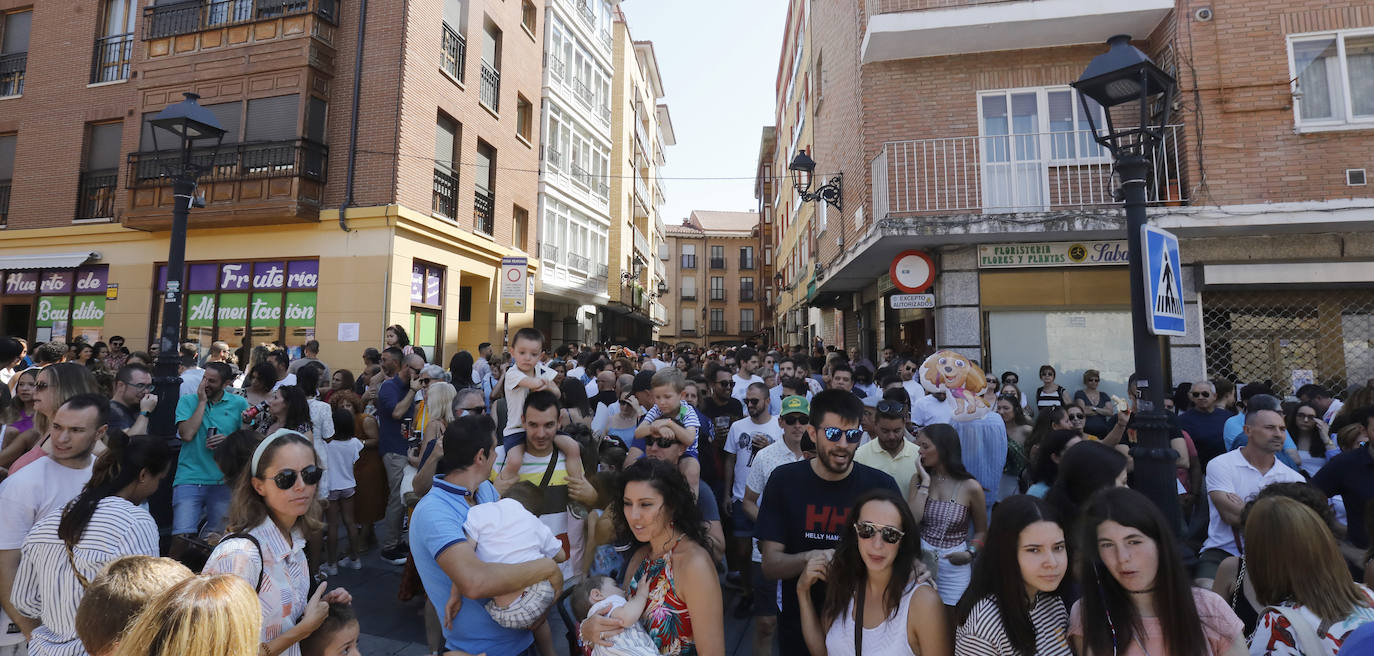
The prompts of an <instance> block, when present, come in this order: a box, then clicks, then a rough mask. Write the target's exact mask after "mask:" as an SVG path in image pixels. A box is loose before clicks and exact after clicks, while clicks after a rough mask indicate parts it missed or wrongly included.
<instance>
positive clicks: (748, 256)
mask: <svg viewBox="0 0 1374 656" xmlns="http://www.w3.org/2000/svg"><path fill="white" fill-rule="evenodd" d="M823 204H824V203H822V205H823ZM739 268H741V269H746V270H747V269H752V268H754V247H753V246H745V247H744V248H741V249H739Z"/></svg>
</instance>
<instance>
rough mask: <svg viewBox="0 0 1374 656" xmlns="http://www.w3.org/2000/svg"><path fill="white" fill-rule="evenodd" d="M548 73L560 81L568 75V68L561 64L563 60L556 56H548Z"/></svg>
mask: <svg viewBox="0 0 1374 656" xmlns="http://www.w3.org/2000/svg"><path fill="white" fill-rule="evenodd" d="M549 72H550V73H553V77H554V79H556V80H562V79H563V77H564V76H565V75H567V74H568V66H567V64H564V63H563V59H562V58H560V57H556V56H552V55H550V56H549Z"/></svg>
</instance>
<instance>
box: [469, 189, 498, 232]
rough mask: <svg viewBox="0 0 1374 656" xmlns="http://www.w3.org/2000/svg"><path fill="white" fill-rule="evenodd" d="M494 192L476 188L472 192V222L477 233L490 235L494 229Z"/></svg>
mask: <svg viewBox="0 0 1374 656" xmlns="http://www.w3.org/2000/svg"><path fill="white" fill-rule="evenodd" d="M495 212H496V192H494V191H487V190H486V189H483V188H481V187H478V188H477V189H476V190H475V191H474V192H473V203H472V221H473V229H475V230H476V231H477V232H480V233H483V234H487V235H491V234H495V232H494V231H495V228H496V213H495Z"/></svg>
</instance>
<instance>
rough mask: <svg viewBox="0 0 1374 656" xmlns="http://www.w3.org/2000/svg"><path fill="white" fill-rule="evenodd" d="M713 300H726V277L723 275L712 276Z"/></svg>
mask: <svg viewBox="0 0 1374 656" xmlns="http://www.w3.org/2000/svg"><path fill="white" fill-rule="evenodd" d="M711 300H713V301H723V300H725V278H724V277H723V276H711Z"/></svg>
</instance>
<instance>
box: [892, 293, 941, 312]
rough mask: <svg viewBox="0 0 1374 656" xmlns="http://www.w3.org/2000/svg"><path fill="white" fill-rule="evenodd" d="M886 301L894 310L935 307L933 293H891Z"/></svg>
mask: <svg viewBox="0 0 1374 656" xmlns="http://www.w3.org/2000/svg"><path fill="white" fill-rule="evenodd" d="M888 303H889V304H890V305H891V306H892V309H894V310H916V309H927V308H933V307H935V295H934V294H893V295H892V296H890V297H888Z"/></svg>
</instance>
